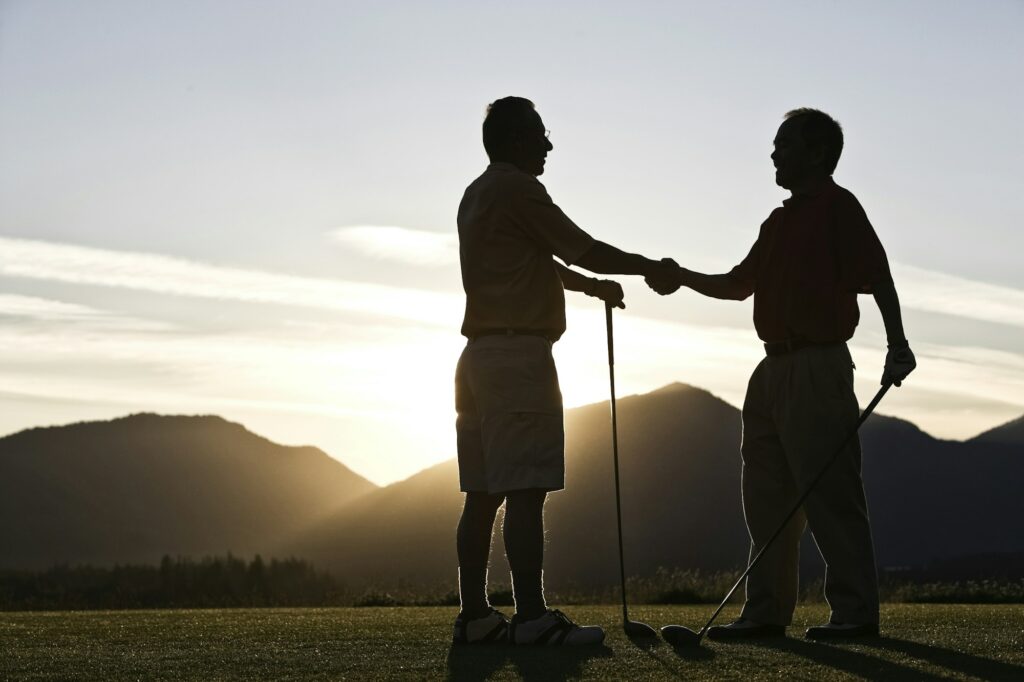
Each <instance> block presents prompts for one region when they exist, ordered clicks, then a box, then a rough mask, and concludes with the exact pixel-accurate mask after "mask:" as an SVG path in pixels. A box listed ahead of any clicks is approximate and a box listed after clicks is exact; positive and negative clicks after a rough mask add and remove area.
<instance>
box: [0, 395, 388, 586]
mask: <svg viewBox="0 0 1024 682" xmlns="http://www.w3.org/2000/svg"><path fill="white" fill-rule="evenodd" d="M376 487H377V486H375V485H374V484H373V483H371V482H369V481H367V480H366V479H364V478H362V477H361V476H359V475H357V474H355V473H354V472H352V471H350V470H349V469H348V468H346V467H345V466H344V465H343V464H341V463H340V462H338V461H337V460H335V459H333V458H331V457H329V456H328V455H327V454H326V453H324V452H323V451H321V450H319V449H317V448H314V447H308V446H303V447H286V446H282V445H277V444H276V443H272V442H271V441H269V440H267V439H265V438H262V437H260V436H257V435H256V434H253V433H251V432H250V431H248V430H246V429H245V427H243V426H242V425H240V424H235V423H232V422H229V421H226V420H224V419H222V418H221V417H215V416H160V415H155V414H135V415H131V416H128V417H122V418H120V419H114V420H111V421H103V422H80V423H76V424H71V425H68V426H60V427H46V428H35V429H29V430H26V431H21V432H19V433H16V434H13V435H11V436H7V437H5V438H2V439H0V566H18V567H42V566H49V565H52V564H54V563H57V562H75V563H81V562H96V563H112V562H115V561H122V562H124V561H139V562H141V561H147V562H152V561H155V560H159V558H160V557H161V556H162V555H163V554H171V555H179V554H180V555H192V556H201V555H204V554H223V553H224V552H225V551H234V552H236V553H240V554H251V553H255V552H264V553H266V552H268V551H269V550H270V549H271V542H272V540H273V539H276V538H279V537H281V536H284V535H287V534H289V533H292V532H295V529H297V528H301V527H304V526H306V525H308V524H310V523H312V522H314V521H315V520H316V519H318V518H320V517H322V516H323V515H325V514H328V513H330V512H331V511H333V510H335V509H337V508H338V507H339V506H340V505H343V504H344V503H346V502H348V501H350V500H352V499H354V498H355V497H358V496H359V495H362V494H365V493H367V492H369V491H371V490H373V489H375V488H376Z"/></svg>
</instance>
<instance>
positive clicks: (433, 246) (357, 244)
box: [330, 225, 459, 265]
mask: <svg viewBox="0 0 1024 682" xmlns="http://www.w3.org/2000/svg"><path fill="white" fill-rule="evenodd" d="M330 236H331V238H332V239H334V240H335V241H338V242H340V243H342V244H345V245H346V246H350V247H352V248H354V249H355V250H356V251H358V252H360V253H362V254H365V255H368V256H373V257H375V258H380V259H383V260H394V261H398V262H400V263H410V264H412V265H457V264H458V262H459V238H458V235H456V234H455V233H454V232H447V233H442V232H427V231H426V230H411V229H409V228H407V227H392V226H382V225H353V226H351V227H342V228H339V229H337V230H334V231H333V232H331V233H330Z"/></svg>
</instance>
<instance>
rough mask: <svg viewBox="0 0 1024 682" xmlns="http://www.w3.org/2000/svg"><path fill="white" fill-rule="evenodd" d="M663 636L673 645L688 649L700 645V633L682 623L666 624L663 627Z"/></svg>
mask: <svg viewBox="0 0 1024 682" xmlns="http://www.w3.org/2000/svg"><path fill="white" fill-rule="evenodd" d="M661 636H662V637H663V638H664V640H665V641H666V642H668V643H669V644H671V645H672V646H677V647H682V648H686V649H689V648H691V647H698V646H700V639H701V635H700V633H697V632H694V631H693V630H691V629H690V628H685V627H683V626H682V625H666V626H665V627H663V628H662V629H661Z"/></svg>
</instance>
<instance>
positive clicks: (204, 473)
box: [0, 384, 1024, 587]
mask: <svg viewBox="0 0 1024 682" xmlns="http://www.w3.org/2000/svg"><path fill="white" fill-rule="evenodd" d="M1011 424H1012V423H1011ZM619 428H620V434H619V435H620V455H621V474H622V493H623V495H622V497H623V522H624V525H625V536H626V563H627V572H628V573H630V574H649V573H651V572H653V571H654V570H655V568H657V567H658V566H670V567H671V566H679V567H683V568H704V569H722V568H733V567H735V566H737V565H741V564H742V563H743V562H744V561H745V559H746V555H747V543H748V540H747V533H746V527H745V525H744V523H743V515H742V509H741V504H740V483H739V477H740V459H739V443H740V435H741V424H740V415H739V411H738V410H737V409H736V408H735V407H733V406H731V405H729V404H728V403H726V402H724V401H722V400H720V399H719V398H717V397H715V396H713V395H712V394H710V393H708V392H707V391H704V390H702V389H699V388H694V387H692V386H687V385H685V384H672V385H669V386H666V387H664V388H661V389H659V390H657V391H654V392H652V393H648V394H644V395H633V396H627V397H624V398H621V399H620V401H619ZM610 439H611V428H610V424H609V411H608V404H607V402H604V403H597V404H593V405H587V406H584V407H580V408H576V409H572V410H568V411H567V413H566V444H567V454H566V469H567V471H566V479H567V488H566V490H565V491H562V492H559V493H556V494H553V495H551V496H550V498H549V501H548V504H547V507H546V518H547V528H548V538H549V545H548V548H547V550H546V580H547V581H548V584H549V585H552V586H553V587H565V586H569V585H572V584H612V583H614V582H615V581H616V580H617V558H616V556H617V550H616V539H615V538H616V535H615V516H614V514H615V511H614V509H615V508H614V497H613V491H614V488H613V478H612V468H611V443H610ZM862 442H863V446H864V477H865V484H866V485H865V487H866V489H867V493H868V499H869V506H870V509H871V516H872V521H873V525H874V536H875V543H876V548H877V554H878V559H879V563H880V565H882V566H883V567H884V566H921V565H924V564H927V563H929V562H931V561H933V560H943V559H948V558H951V557H957V556H962V555H968V554H979V555H980V554H998V553H1005V552H1020V551H1022V550H1024V513H1021V512H1022V511H1024V505H1022V504H1021V502H1020V490H1021V489H1022V488H1024V445H1021V444H1014V443H1012V442H1009V443H1008V442H1003V441H995V442H991V441H989V440H988V439H983V438H981V436H979V437H978V438H975V439H971V440H970V441H966V442H957V441H943V440H938V439H935V438H933V437H931V436H929V435H928V434H926V433H924V432H922V431H921V430H920V429H918V428H917V427H916V426H914V425H913V424H911V423H909V422H906V421H903V420H899V419H894V418H891V417H882V416H877V415H876V416H873V417H872V418H871V419H869V420H868V422H867V424H866V425H865V426H864V429H863V431H862ZM461 502H462V495H461V494H460V493H459V492H458V473H457V468H456V465H455V462H454V460H449V461H447V462H443V463H441V464H438V465H437V466H434V467H431V468H429V469H427V470H425V471H421V472H419V473H418V474H415V475H414V476H412V477H410V478H408V479H406V480H404V481H400V482H397V483H394V484H392V485H389V486H386V487H383V488H378V487H376V486H374V485H373V484H372V483H370V482H369V481H366V480H365V479H362V478H361V477H359V476H357V475H356V474H354V473H352V472H351V471H350V470H348V469H347V468H346V467H344V465H342V464H340V463H339V462H338V461H337V460H334V459H331V458H330V457H328V456H327V455H326V454H324V453H323V452H321V451H320V450H317V449H316V448H302V447H299V448H289V447H283V446H279V445H276V444H274V443H271V442H270V441H267V440H266V439H263V438H260V437H259V436H256V435H255V434H252V433H250V432H248V431H247V430H245V429H244V427H242V426H241V425H238V424H232V423H231V422H227V421H225V420H223V419H220V418H219V417H160V416H157V415H133V416H131V417H127V418H124V419H121V420H113V421H111V422H98V423H83V424H75V425H70V426H66V427H54V428H50V429H32V430H29V431H24V432H21V433H19V434H15V435H13V436H8V437H6V438H3V439H0V567H38V566H45V565H50V564H51V563H54V562H57V561H67V562H74V563H81V562H87V561H88V562H95V563H113V562H116V561H121V562H124V561H149V562H152V561H155V560H157V559H158V558H159V557H160V556H162V555H163V554H165V553H170V554H181V555H192V556H198V555H203V554H223V553H224V552H225V551H232V552H235V553H236V554H243V555H244V554H251V553H255V552H257V551H258V552H261V553H263V554H264V555H276V556H287V555H294V556H299V557H303V558H307V559H311V560H313V561H314V562H316V563H317V564H318V565H320V566H322V567H325V568H328V569H330V570H331V571H332V572H333V573H335V574H336V575H337V576H339V577H341V578H342V579H344V580H346V581H347V582H348V583H349V584H351V585H353V586H358V585H365V584H369V583H383V584H386V583H388V582H390V581H394V580H399V579H403V580H413V581H419V582H437V581H448V582H453V581H454V577H455V569H456V560H455V552H454V529H455V525H456V523H457V520H458V515H459V511H460V508H461ZM815 554H816V552H815V551H814V550H813V546H812V545H806V546H805V551H804V554H803V557H804V563H805V565H808V566H810V565H813V563H814V560H815V559H814V556H815ZM502 555H503V552H502V551H501V537H500V532H499V533H498V535H497V537H496V538H495V552H494V555H493V556H494V557H495V561H494V566H493V570H494V571H495V575H496V576H498V577H499V578H500V576H501V575H502V574H503V569H504V560H503V557H502Z"/></svg>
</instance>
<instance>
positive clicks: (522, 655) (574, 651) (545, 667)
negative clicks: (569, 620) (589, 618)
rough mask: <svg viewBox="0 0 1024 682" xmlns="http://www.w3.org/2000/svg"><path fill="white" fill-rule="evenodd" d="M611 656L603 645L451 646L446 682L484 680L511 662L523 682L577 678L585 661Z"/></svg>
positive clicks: (610, 652) (609, 650) (609, 651)
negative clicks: (452, 681) (447, 681)
mask: <svg viewBox="0 0 1024 682" xmlns="http://www.w3.org/2000/svg"><path fill="white" fill-rule="evenodd" d="M612 656H614V654H613V653H612V650H611V649H609V648H608V647H606V646H593V647H590V646H587V647H563V646H554V647H512V646H508V645H504V644H496V645H494V646H452V648H451V649H450V650H449V651H448V679H449V680H485V679H487V678H488V677H490V676H491V675H492V674H493V673H494V672H495V671H497V670H499V669H500V668H502V667H504V666H505V664H506V663H511V664H512V665H513V666H515V669H516V673H517V674H518V675H519V677H520V678H522V679H524V680H566V679H570V678H578V677H580V676H581V675H582V674H583V664H584V663H585V662H587V661H589V660H591V659H595V658H611V657H612Z"/></svg>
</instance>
